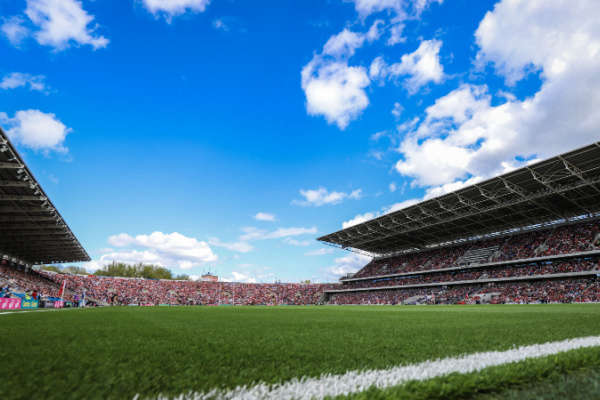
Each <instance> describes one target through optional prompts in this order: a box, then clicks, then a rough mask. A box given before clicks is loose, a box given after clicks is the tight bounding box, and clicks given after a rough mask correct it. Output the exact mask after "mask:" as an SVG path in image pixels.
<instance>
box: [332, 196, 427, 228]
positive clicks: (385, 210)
mask: <svg viewBox="0 0 600 400" xmlns="http://www.w3.org/2000/svg"><path fill="white" fill-rule="evenodd" d="M419 201H420V200H419V199H407V200H404V201H401V202H399V203H394V204H392V205H390V206H385V207H382V208H381V211H372V212H366V213H364V214H358V215H357V216H355V217H354V218H352V219H351V220H348V221H344V222H342V229H346V228H350V227H351V226H354V225H358V224H362V223H363V222H367V221H370V220H372V219H375V218H377V217H380V216H382V215H385V214H389V213H392V212H394V211H398V210H402V209H403V208H406V207H410V206H412V205H413V204H417V203H418V202H419Z"/></svg>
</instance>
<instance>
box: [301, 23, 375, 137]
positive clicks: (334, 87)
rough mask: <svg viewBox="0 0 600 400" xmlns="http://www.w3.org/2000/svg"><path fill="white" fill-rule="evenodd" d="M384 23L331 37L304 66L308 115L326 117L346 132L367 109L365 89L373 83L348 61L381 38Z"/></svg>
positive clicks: (363, 69) (358, 67) (346, 31)
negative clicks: (363, 47)
mask: <svg viewBox="0 0 600 400" xmlns="http://www.w3.org/2000/svg"><path fill="white" fill-rule="evenodd" d="M383 23H384V22H383V21H382V20H376V21H375V22H373V24H372V25H371V27H370V28H369V30H368V31H367V32H364V33H363V32H354V31H351V30H349V29H347V28H346V29H344V30H342V31H341V32H340V33H338V34H336V35H333V36H331V37H330V38H329V39H328V40H327V42H326V43H325V45H324V46H323V51H322V52H321V53H320V54H316V55H315V56H314V57H313V59H312V60H311V61H310V62H309V63H308V64H307V65H305V66H304V68H303V69H302V72H301V80H302V89H303V90H304V94H305V96H306V110H307V112H308V114H310V115H322V116H324V117H325V119H326V120H327V122H328V123H330V124H336V125H337V126H338V127H339V128H340V129H342V130H343V129H345V128H346V127H347V126H348V124H349V123H350V121H352V120H354V119H356V118H358V116H360V114H361V113H362V112H363V110H364V109H365V108H367V106H368V105H369V98H368V97H367V94H366V92H365V88H366V87H367V86H369V84H370V83H371V81H370V80H369V77H368V75H367V71H366V69H365V68H364V67H361V66H350V65H349V63H348V59H349V58H350V57H352V56H353V55H354V53H355V52H356V50H357V49H359V48H360V47H362V46H363V45H364V43H365V42H372V41H374V40H377V39H378V38H379V37H380V35H381V25H383Z"/></svg>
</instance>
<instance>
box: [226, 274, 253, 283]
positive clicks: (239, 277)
mask: <svg viewBox="0 0 600 400" xmlns="http://www.w3.org/2000/svg"><path fill="white" fill-rule="evenodd" d="M223 280H224V281H225V282H242V283H256V282H257V280H256V278H254V277H253V276H250V275H249V274H245V273H243V272H237V271H231V277H230V278H224V279H223Z"/></svg>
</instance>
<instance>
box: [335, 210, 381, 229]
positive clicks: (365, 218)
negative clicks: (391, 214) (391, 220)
mask: <svg viewBox="0 0 600 400" xmlns="http://www.w3.org/2000/svg"><path fill="white" fill-rule="evenodd" d="M377 216H378V214H377V213H374V212H367V213H364V214H359V215H357V216H356V217H354V218H352V219H351V220H349V221H344V222H342V228H343V229H346V228H349V227H351V226H354V225H358V224H362V223H363V222H367V221H369V220H372V219H373V218H376V217H377Z"/></svg>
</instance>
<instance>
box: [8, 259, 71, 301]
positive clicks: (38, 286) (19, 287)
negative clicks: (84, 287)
mask: <svg viewBox="0 0 600 400" xmlns="http://www.w3.org/2000/svg"><path fill="white" fill-rule="evenodd" d="M59 291H60V287H59V285H58V284H57V283H56V282H54V281H52V280H51V279H48V278H47V277H45V276H42V275H40V274H39V273H38V272H36V271H34V270H32V269H29V268H25V267H23V266H18V267H17V266H9V265H8V264H0V292H1V293H0V295H1V296H2V297H10V296H12V295H13V294H14V293H23V294H28V295H31V296H32V297H33V298H34V299H36V300H37V299H38V298H41V297H57V296H58V294H59ZM63 298H65V300H71V298H72V293H65V295H64V296H63Z"/></svg>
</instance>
